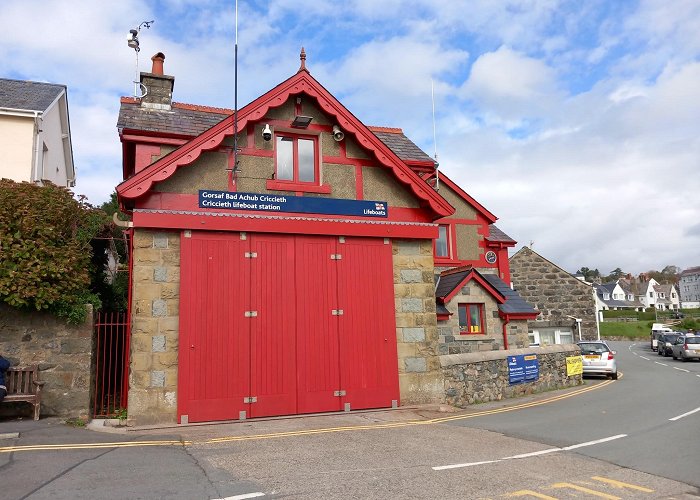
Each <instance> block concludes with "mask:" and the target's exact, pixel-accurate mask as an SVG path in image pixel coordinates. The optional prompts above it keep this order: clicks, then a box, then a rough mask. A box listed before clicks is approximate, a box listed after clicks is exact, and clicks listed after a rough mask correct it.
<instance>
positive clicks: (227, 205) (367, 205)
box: [199, 189, 389, 217]
mask: <svg viewBox="0 0 700 500" xmlns="http://www.w3.org/2000/svg"><path fill="white" fill-rule="evenodd" d="M199 208H212V209H226V210H255V211H258V212H295V213H304V214H325V215H357V216H360V217H386V216H387V213H388V211H389V206H388V204H387V202H385V201H368V200H341V199H338V198H316V197H311V196H288V195H281V194H264V193H235V192H229V191H210V190H208V189H201V190H200V191H199Z"/></svg>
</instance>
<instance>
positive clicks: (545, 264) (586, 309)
mask: <svg viewBox="0 0 700 500" xmlns="http://www.w3.org/2000/svg"><path fill="white" fill-rule="evenodd" d="M510 273H511V279H512V282H513V285H514V287H515V289H516V290H517V291H518V293H519V294H520V295H521V296H522V298H523V299H525V300H526V301H527V302H529V303H530V304H533V305H535V307H536V308H537V309H538V310H539V311H540V314H539V316H537V319H536V320H534V321H529V322H528V326H529V329H530V330H533V329H537V328H538V327H541V328H548V327H557V326H564V327H570V328H571V330H572V331H573V332H574V335H575V336H577V335H578V332H577V331H576V325H575V321H574V320H573V319H571V318H569V317H567V316H573V317H574V318H579V319H582V320H583V321H582V322H581V336H582V338H583V339H584V340H593V339H596V338H597V337H598V330H597V327H596V317H595V301H594V299H593V289H592V287H591V286H590V285H587V284H586V283H583V282H582V281H581V280H579V279H576V278H575V277H573V276H572V275H571V274H569V273H567V272H566V271H564V270H563V269H561V268H560V267H558V266H557V265H555V264H553V263H552V262H550V261H548V260H547V259H545V258H544V257H542V256H541V255H539V254H537V253H536V252H534V251H533V250H532V249H530V248H528V247H523V248H522V249H520V250H519V251H518V252H517V253H516V254H515V255H513V256H512V257H511V258H510ZM575 340H578V337H576V339H575Z"/></svg>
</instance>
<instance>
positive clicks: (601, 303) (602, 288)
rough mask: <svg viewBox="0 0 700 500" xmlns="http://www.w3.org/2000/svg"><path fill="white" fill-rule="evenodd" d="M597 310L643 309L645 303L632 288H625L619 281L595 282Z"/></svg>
mask: <svg viewBox="0 0 700 500" xmlns="http://www.w3.org/2000/svg"><path fill="white" fill-rule="evenodd" d="M593 288H595V292H596V310H597V311H620V310H624V309H627V310H630V311H642V310H644V307H645V306H644V304H643V303H641V302H640V301H639V300H637V298H636V295H635V294H634V293H633V292H631V291H630V290H625V288H623V287H622V285H621V284H620V283H619V282H611V283H600V284H594V285H593Z"/></svg>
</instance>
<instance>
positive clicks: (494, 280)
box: [484, 274, 539, 315]
mask: <svg viewBox="0 0 700 500" xmlns="http://www.w3.org/2000/svg"><path fill="white" fill-rule="evenodd" d="M484 279H486V281H488V282H489V283H491V284H492V285H493V286H494V288H496V289H497V290H498V291H499V292H501V294H503V296H504V297H505V298H506V301H505V303H503V304H500V305H499V306H498V308H499V309H500V310H501V312H503V313H505V314H534V315H537V314H539V311H537V309H535V308H534V307H532V305H531V304H530V303H529V302H527V301H526V300H525V299H523V298H522V297H521V296H520V294H519V293H518V292H516V291H515V290H513V289H512V288H511V287H510V286H508V284H507V283H506V282H505V281H503V280H502V279H501V278H499V277H498V276H497V275H495V274H484Z"/></svg>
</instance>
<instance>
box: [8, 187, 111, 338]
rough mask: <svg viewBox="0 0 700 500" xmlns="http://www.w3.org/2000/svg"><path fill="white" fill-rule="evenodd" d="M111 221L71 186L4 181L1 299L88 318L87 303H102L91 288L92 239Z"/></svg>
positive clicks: (70, 319)
mask: <svg viewBox="0 0 700 500" xmlns="http://www.w3.org/2000/svg"><path fill="white" fill-rule="evenodd" d="M108 224H109V219H108V217H107V215H106V214H105V213H104V212H103V211H102V210H99V209H96V208H94V207H92V206H91V205H90V204H88V203H87V202H86V201H85V199H84V198H80V199H78V200H76V199H75V198H74V197H73V194H72V193H71V192H70V191H69V190H68V189H66V188H63V187H59V186H56V185H54V184H51V183H48V182H47V183H45V185H44V186H38V185H35V184H32V183H27V182H22V183H17V182H14V181H11V180H8V179H1V180H0V300H2V301H3V302H5V303H7V304H9V305H10V306H13V307H17V308H20V309H35V310H48V311H50V312H52V313H54V314H55V315H57V316H58V317H61V318H64V319H65V320H66V321H67V322H68V323H71V324H79V323H81V322H83V321H84V320H85V316H86V308H85V304H87V303H91V304H93V306H95V307H96V308H99V307H100V300H99V297H98V296H97V295H95V294H94V293H93V292H92V291H91V289H90V282H91V274H93V273H94V271H95V270H94V269H93V268H94V264H93V263H92V247H91V241H92V240H93V238H94V237H95V236H97V235H98V234H101V233H102V232H104V231H105V228H106V227H107V226H108Z"/></svg>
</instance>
